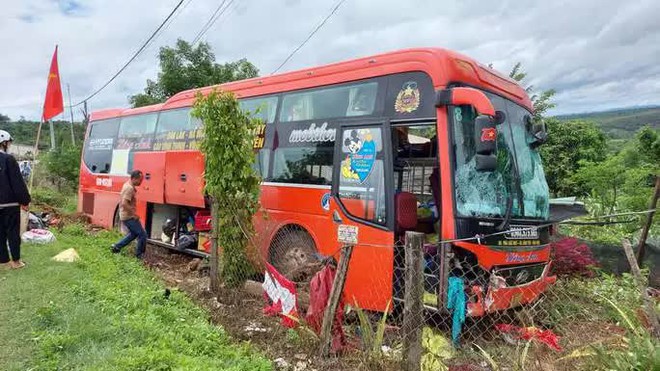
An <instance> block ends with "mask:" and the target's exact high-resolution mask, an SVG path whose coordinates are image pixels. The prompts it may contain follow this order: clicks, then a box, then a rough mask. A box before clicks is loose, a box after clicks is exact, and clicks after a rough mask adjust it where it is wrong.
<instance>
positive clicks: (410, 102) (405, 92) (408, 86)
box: [394, 81, 419, 113]
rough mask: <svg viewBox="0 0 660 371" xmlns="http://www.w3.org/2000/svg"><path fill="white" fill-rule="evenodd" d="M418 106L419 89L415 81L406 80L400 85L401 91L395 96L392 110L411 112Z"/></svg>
mask: <svg viewBox="0 0 660 371" xmlns="http://www.w3.org/2000/svg"><path fill="white" fill-rule="evenodd" d="M418 107H419V89H417V83H416V82H414V81H408V82H406V83H405V84H403V86H402V87H401V91H399V94H398V95H397V96H396V101H395V102H394V110H395V111H397V112H398V113H411V112H414V111H415V110H416V109H417V108H418Z"/></svg>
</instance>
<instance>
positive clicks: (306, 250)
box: [268, 224, 318, 282]
mask: <svg viewBox="0 0 660 371" xmlns="http://www.w3.org/2000/svg"><path fill="white" fill-rule="evenodd" d="M317 252H318V249H317V247H316V242H315V241H314V238H313V237H312V235H311V234H310V233H309V231H307V229H305V228H304V227H303V226H301V225H299V224H287V225H284V226H282V227H281V228H280V229H279V230H278V231H277V233H275V235H274V236H273V238H272V239H271V242H270V246H269V248H268V262H269V263H270V264H272V265H273V267H275V269H277V271H278V272H280V273H281V274H282V275H284V276H285V277H287V278H288V279H290V280H293V281H296V282H300V281H305V280H307V279H308V278H311V277H307V275H306V274H305V272H306V271H307V270H309V269H307V268H311V267H312V266H314V265H316V264H318V259H317V258H316V257H315V254H316V253H317Z"/></svg>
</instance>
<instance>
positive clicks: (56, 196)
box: [32, 187, 70, 209]
mask: <svg viewBox="0 0 660 371" xmlns="http://www.w3.org/2000/svg"><path fill="white" fill-rule="evenodd" d="M69 202H70V200H69V197H67V196H66V195H65V194H63V193H62V192H58V191H56V190H54V189H51V188H43V187H38V188H34V189H33V190H32V203H34V204H36V205H46V206H50V207H53V208H58V209H59V208H64V207H66V206H67V204H68V203H69Z"/></svg>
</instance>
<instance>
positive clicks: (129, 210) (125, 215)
mask: <svg viewBox="0 0 660 371" xmlns="http://www.w3.org/2000/svg"><path fill="white" fill-rule="evenodd" d="M142 179H143V176H142V172H141V171H140V170H133V171H132V172H131V179H129V180H128V181H127V182H126V183H124V186H123V187H122V188H121V194H120V196H121V201H120V203H119V219H120V220H121V222H122V223H123V224H124V226H125V227H126V229H128V234H127V235H126V236H125V237H124V238H123V239H122V240H121V241H119V242H117V243H116V244H114V245H112V252H113V253H115V254H117V253H119V252H120V251H121V249H122V248H123V247H124V246H126V245H128V244H129V243H131V241H133V240H134V239H136V238H137V240H138V241H137V251H136V252H135V256H136V257H137V258H138V259H142V258H143V257H144V251H145V248H146V245H147V232H146V231H145V230H144V228H143V227H142V224H141V223H140V219H139V218H138V216H137V213H136V207H135V194H136V193H137V189H135V187H137V186H139V185H140V184H142Z"/></svg>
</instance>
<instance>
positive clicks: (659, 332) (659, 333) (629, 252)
mask: <svg viewBox="0 0 660 371" xmlns="http://www.w3.org/2000/svg"><path fill="white" fill-rule="evenodd" d="M623 250H624V251H625V252H626V257H627V258H628V263H630V271H631V272H632V274H633V277H634V278H635V282H637V285H638V286H639V290H640V291H641V292H642V300H643V301H644V310H645V312H646V316H647V317H648V318H649V322H650V323H651V327H652V330H653V335H654V336H655V337H656V338H660V322H658V314H657V313H656V311H655V306H654V305H653V301H651V298H649V294H648V292H646V285H645V284H644V279H643V277H642V272H641V271H640V270H639V265H637V260H636V259H635V254H634V253H633V249H632V245H630V241H628V240H623Z"/></svg>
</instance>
